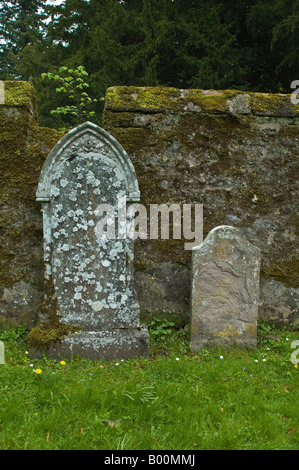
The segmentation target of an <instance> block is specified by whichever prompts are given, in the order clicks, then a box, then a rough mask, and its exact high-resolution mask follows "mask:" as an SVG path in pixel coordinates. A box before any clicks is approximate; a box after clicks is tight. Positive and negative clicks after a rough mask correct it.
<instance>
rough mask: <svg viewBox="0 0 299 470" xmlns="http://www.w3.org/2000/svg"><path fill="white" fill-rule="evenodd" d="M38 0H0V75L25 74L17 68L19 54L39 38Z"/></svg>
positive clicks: (40, 4)
mask: <svg viewBox="0 0 299 470" xmlns="http://www.w3.org/2000/svg"><path fill="white" fill-rule="evenodd" d="M43 4H44V2H43V1H41V0H29V1H27V0H26V1H25V0H10V1H6V0H4V1H2V2H1V6H0V37H1V39H2V40H1V44H0V78H1V79H2V80H4V79H9V78H25V79H28V78H29V77H23V76H22V74H20V71H19V62H20V56H19V54H20V53H21V52H22V51H23V50H24V48H26V46H27V45H29V44H31V45H32V44H34V43H35V42H36V41H40V40H41V39H42V36H43V32H44V27H45V25H44V23H43V20H44V19H45V17H46V12H45V10H44V8H42V7H43V6H44V5H43Z"/></svg>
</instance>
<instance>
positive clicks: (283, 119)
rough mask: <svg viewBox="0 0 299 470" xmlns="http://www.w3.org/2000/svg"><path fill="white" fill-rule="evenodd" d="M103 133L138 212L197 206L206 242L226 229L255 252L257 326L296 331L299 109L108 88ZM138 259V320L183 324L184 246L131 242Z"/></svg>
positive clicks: (232, 94) (250, 98) (253, 97)
mask: <svg viewBox="0 0 299 470" xmlns="http://www.w3.org/2000/svg"><path fill="white" fill-rule="evenodd" d="M103 127H104V128H105V129H106V130H108V131H109V132H110V133H111V134H112V135H113V136H114V137H115V138H116V139H117V140H118V141H119V142H120V143H121V145H122V146H123V147H124V148H125V149H126V151H127V152H128V153H129V155H130V157H131V159H132V161H133V164H134V166H135V170H136V173H137V177H138V181H139V186H140V191H141V203H143V204H144V205H146V206H147V205H149V204H154V203H158V204H159V203H166V204H170V203H180V204H183V203H191V204H194V203H202V204H203V206H204V236H206V235H207V234H208V232H209V231H210V230H211V229H212V228H213V227H216V226H218V225H223V224H224V225H232V226H235V227H238V228H241V229H242V231H243V233H244V234H245V235H246V236H247V238H248V240H249V241H250V242H251V243H253V244H255V245H257V246H258V247H259V248H261V250H262V270H261V276H262V278H261V283H260V308H259V314H260V317H262V318H265V319H266V320H269V321H274V322H276V323H280V324H295V325H296V324H298V323H299V305H298V304H299V295H298V294H299V289H298V288H299V266H298V230H299V224H298V207H299V205H298V173H299V171H298V170H299V164H298V150H299V141H298V139H299V132H298V131H299V106H298V105H293V104H292V103H291V100H290V95H280V94H267V93H244V92H242V91H238V90H224V91H216V90H179V89H174V88H162V87H155V88H151V87H148V88H147V87H112V88H109V89H108V90H107V94H106V105H105V110H104V117H103ZM135 253H136V287H137V290H138V294H139V300H140V303H141V306H142V309H143V314H144V316H145V317H148V316H152V315H154V314H157V315H160V316H161V315H162V316H165V317H172V318H176V320H180V321H182V322H187V321H188V318H189V298H190V287H189V286H190V258H191V254H190V251H185V250H184V248H183V240H182V241H180V240H169V241H166V240H156V241H150V240H138V241H137V242H136V250H135Z"/></svg>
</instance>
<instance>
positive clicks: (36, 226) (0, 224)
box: [0, 81, 61, 327]
mask: <svg viewBox="0 0 299 470" xmlns="http://www.w3.org/2000/svg"><path fill="white" fill-rule="evenodd" d="M4 85H5V102H4V104H1V105H0V168H1V170H0V325H5V326H7V325H17V324H19V323H23V324H24V325H26V326H27V327H31V326H33V325H34V324H35V322H36V318H37V317H36V314H37V309H38V306H39V303H40V296H41V290H42V286H43V236H42V229H43V228H42V215H41V211H40V209H41V206H40V204H38V203H37V202H36V189H37V183H38V178H39V174H40V171H41V168H42V165H43V162H44V160H45V158H46V156H47V154H48V153H49V151H50V150H51V148H52V147H53V145H54V144H55V143H56V141H57V140H58V139H59V138H60V137H61V134H60V133H58V132H56V131H54V130H52V129H46V128H41V127H38V126H37V116H36V108H35V94H34V90H33V89H32V87H31V85H30V84H29V83H27V82H21V81H15V82H13V81H11V82H10V81H8V82H4Z"/></svg>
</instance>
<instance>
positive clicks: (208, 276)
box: [190, 225, 260, 351]
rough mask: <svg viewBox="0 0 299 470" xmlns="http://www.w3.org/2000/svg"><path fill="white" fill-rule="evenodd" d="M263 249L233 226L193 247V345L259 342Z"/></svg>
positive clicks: (216, 231) (196, 348) (252, 344)
mask: <svg viewBox="0 0 299 470" xmlns="http://www.w3.org/2000/svg"><path fill="white" fill-rule="evenodd" d="M259 272H260V249H259V248H257V247H255V246H253V245H252V244H251V243H249V241H248V240H247V239H246V238H245V237H244V236H243V234H242V232H241V231H240V230H239V229H237V228H234V227H231V226H226V225H223V226H219V227H216V228H214V229H213V230H211V231H210V233H209V234H208V236H207V237H206V239H205V240H204V241H203V242H202V244H201V245H199V246H198V247H196V248H194V249H193V252H192V280H191V337H190V348H191V350H192V351H200V350H201V349H202V348H206V347H209V346H211V345H222V346H224V347H229V346H231V345H232V344H235V345H238V346H241V347H250V348H255V347H256V338H257V315H258V300H259Z"/></svg>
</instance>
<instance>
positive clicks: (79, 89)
mask: <svg viewBox="0 0 299 470" xmlns="http://www.w3.org/2000/svg"><path fill="white" fill-rule="evenodd" d="M59 74H60V75H58V74H55V75H54V74H53V73H51V72H49V73H43V74H42V79H45V78H47V79H49V80H54V82H57V83H58V84H59V86H58V87H57V88H56V92H57V93H66V94H67V96H68V99H69V100H70V101H69V103H68V104H66V105H65V106H58V107H57V108H56V109H53V110H52V111H51V114H58V115H63V116H66V115H70V116H72V117H74V118H75V125H78V124H81V123H82V122H84V121H85V120H87V119H92V118H93V117H94V116H95V111H93V110H88V109H86V107H87V106H90V105H91V104H92V103H96V102H97V101H98V100H97V99H96V98H93V99H92V98H90V96H89V95H88V93H87V92H86V91H85V90H86V88H88V87H89V84H88V83H87V82H86V80H87V78H88V73H87V72H86V70H85V68H84V67H83V65H79V67H77V68H76V69H69V68H67V67H65V66H63V67H60V69H59ZM103 99H104V98H101V100H103ZM71 103H73V104H71Z"/></svg>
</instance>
